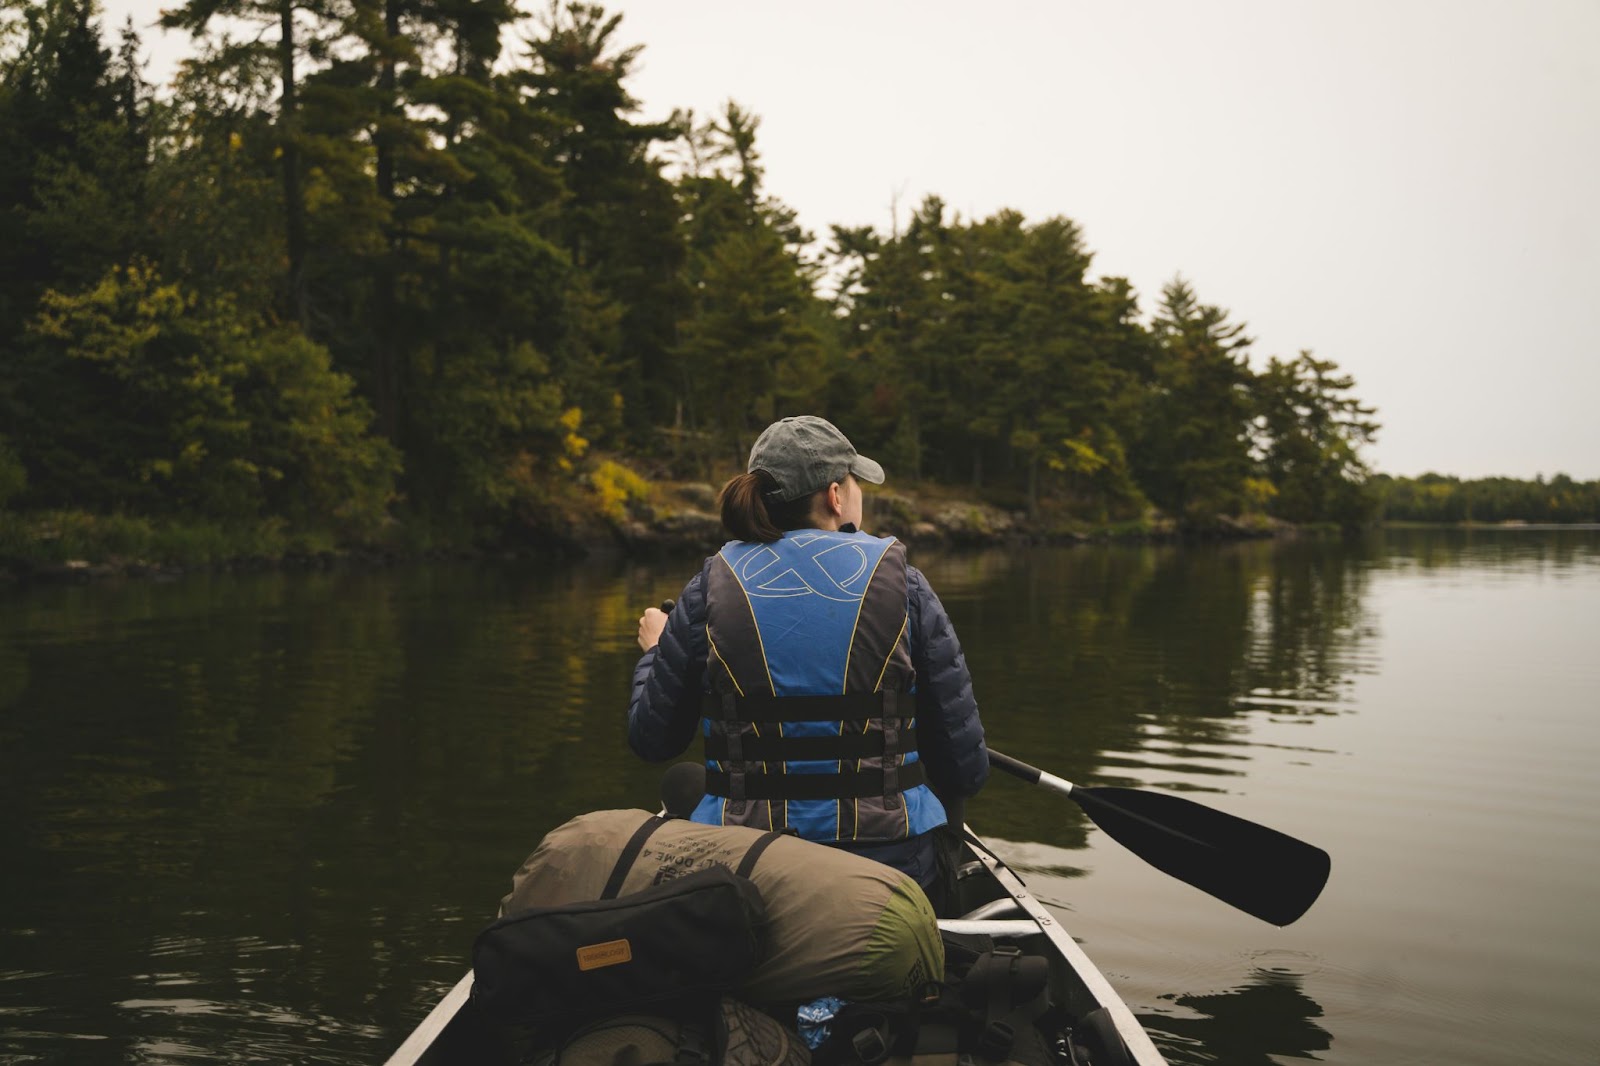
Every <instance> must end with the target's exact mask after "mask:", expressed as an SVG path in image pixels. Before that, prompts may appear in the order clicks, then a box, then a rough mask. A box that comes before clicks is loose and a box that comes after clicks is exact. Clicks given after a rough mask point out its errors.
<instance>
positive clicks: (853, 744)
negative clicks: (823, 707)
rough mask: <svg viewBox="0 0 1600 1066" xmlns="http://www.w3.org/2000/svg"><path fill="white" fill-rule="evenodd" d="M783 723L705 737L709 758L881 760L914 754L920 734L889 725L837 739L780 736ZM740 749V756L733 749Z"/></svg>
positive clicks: (913, 729)
mask: <svg viewBox="0 0 1600 1066" xmlns="http://www.w3.org/2000/svg"><path fill="white" fill-rule="evenodd" d="M782 724H783V723H781V722H757V723H756V725H757V726H758V727H759V728H760V729H761V735H760V736H756V735H754V734H750V733H713V734H711V735H710V736H709V737H706V758H708V759H714V760H716V761H717V762H744V761H746V760H748V761H750V762H767V763H773V762H804V761H815V762H827V761H831V760H840V761H843V760H855V759H881V758H884V757H886V756H887V757H894V756H898V755H900V754H902V753H904V752H909V751H915V750H916V747H917V731H916V729H915V728H914V727H913V728H911V729H900V728H898V727H896V726H894V725H893V724H888V723H886V724H885V726H884V728H883V729H882V730H881V731H880V730H877V729H873V730H870V731H868V732H865V733H844V734H841V735H838V736H823V737H786V736H780V735H779V733H780V729H779V727H780V726H781V725H782ZM735 748H737V749H738V754H737V755H736V754H735V753H734V749H735Z"/></svg>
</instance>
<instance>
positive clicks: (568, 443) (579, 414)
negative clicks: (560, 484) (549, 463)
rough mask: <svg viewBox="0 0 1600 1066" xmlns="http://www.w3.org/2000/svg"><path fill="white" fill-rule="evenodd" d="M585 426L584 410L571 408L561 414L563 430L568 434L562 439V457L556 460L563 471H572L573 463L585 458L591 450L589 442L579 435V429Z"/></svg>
mask: <svg viewBox="0 0 1600 1066" xmlns="http://www.w3.org/2000/svg"><path fill="white" fill-rule="evenodd" d="M582 425H583V408H581V407H569V408H567V409H566V410H565V411H562V412H561V428H562V429H564V430H566V434H565V435H564V436H563V437H562V438H561V457H560V458H559V459H557V460H556V466H558V467H560V468H561V469H562V470H563V471H566V472H568V473H570V472H571V471H572V464H573V461H574V460H576V459H581V458H583V453H584V452H587V451H588V450H589V441H588V439H587V438H585V437H581V436H579V435H578V427H579V426H582Z"/></svg>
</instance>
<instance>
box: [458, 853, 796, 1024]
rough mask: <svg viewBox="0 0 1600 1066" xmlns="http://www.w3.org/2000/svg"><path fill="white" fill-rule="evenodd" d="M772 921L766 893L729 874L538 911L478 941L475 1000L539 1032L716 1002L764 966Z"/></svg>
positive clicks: (502, 923) (515, 917)
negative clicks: (645, 1011) (689, 1003)
mask: <svg viewBox="0 0 1600 1066" xmlns="http://www.w3.org/2000/svg"><path fill="white" fill-rule="evenodd" d="M620 881H621V879H620V878H615V879H614V882H615V883H620ZM766 921H767V919H766V906H765V904H764V903H763V902H762V899H761V892H760V890H759V889H757V888H756V886H755V885H754V884H752V883H751V882H750V881H749V880H747V879H746V878H744V877H740V876H739V875H737V874H735V873H733V872H732V871H730V870H728V869H727V868H726V867H723V866H710V867H707V868H705V869H703V870H698V871H696V872H694V873H692V874H686V875H684V876H682V877H676V878H673V879H672V880H669V881H666V882H663V883H661V884H658V885H654V886H652V887H650V888H647V889H643V890H642V891H639V892H635V893H632V894H631V895H627V896H623V897H621V898H616V899H600V900H596V901H594V902H588V903H570V904H565V905H562V906H555V907H534V908H532V909H529V910H524V911H519V912H517V913H515V914H509V915H506V916H505V917H503V918H501V919H499V920H498V921H496V922H495V923H494V924H493V925H491V926H489V927H488V928H487V929H485V930H484V931H483V932H481V933H479V934H478V937H477V939H476V940H475V941H474V942H473V945H472V973H473V990H472V997H473V1000H474V1001H475V1002H476V1003H477V1004H478V1005H479V1006H480V1007H482V1008H483V1009H484V1010H485V1011H486V1012H488V1013H489V1014H490V1015H491V1016H493V1017H494V1018H496V1019H498V1020H500V1021H505V1022H518V1023H523V1024H527V1025H533V1026H538V1027H547V1026H560V1027H566V1026H569V1025H571V1024H573V1023H575V1022H578V1021H582V1020H585V1019H589V1018H593V1017H596V1016H599V1015H603V1014H616V1013H620V1012H628V1011H637V1010H639V1009H641V1008H651V1007H656V1006H659V1005H662V1004H667V1003H672V1002H677V1001H683V1000H693V999H697V998H698V999H704V998H708V997H709V998H714V997H715V995H716V994H717V993H720V992H722V991H725V990H727V989H729V988H732V987H734V986H735V985H737V984H738V983H739V982H740V981H741V980H743V979H744V978H745V977H747V976H748V975H749V974H750V972H751V971H752V970H754V969H755V967H756V965H757V964H758V963H759V962H760V961H761V957H762V950H763V946H764V945H763V940H764V936H765V931H766Z"/></svg>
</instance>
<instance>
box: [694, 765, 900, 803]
mask: <svg viewBox="0 0 1600 1066" xmlns="http://www.w3.org/2000/svg"><path fill="white" fill-rule="evenodd" d="M736 777H738V778H742V779H743V780H742V782H741V784H742V785H743V789H742V791H743V793H744V798H745V799H747V800H827V799H861V798H864V797H866V796H887V795H888V794H887V793H886V792H885V789H886V788H887V787H888V786H889V783H890V781H891V780H892V781H894V782H895V783H896V785H897V788H896V794H898V792H899V791H902V790H905V789H910V788H915V787H916V786H918V785H920V784H922V783H923V781H924V780H925V779H926V778H925V776H924V773H923V769H922V763H920V762H914V763H910V764H908V765H905V766H900V767H896V768H895V769H894V770H893V771H892V772H891V773H890V774H885V772H884V771H882V770H876V769H865V770H845V771H843V772H841V773H837V774H752V773H726V772H724V771H722V770H707V771H706V794H707V795H711V796H730V795H731V793H732V785H733V780H734V778H736Z"/></svg>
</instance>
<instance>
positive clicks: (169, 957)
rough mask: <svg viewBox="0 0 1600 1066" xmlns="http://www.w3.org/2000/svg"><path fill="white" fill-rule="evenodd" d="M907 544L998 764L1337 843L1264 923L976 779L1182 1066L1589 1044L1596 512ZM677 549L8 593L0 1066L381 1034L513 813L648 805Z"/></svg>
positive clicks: (678, 579)
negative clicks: (1361, 529) (1484, 524)
mask: <svg viewBox="0 0 1600 1066" xmlns="http://www.w3.org/2000/svg"><path fill="white" fill-rule="evenodd" d="M913 560H914V561H915V562H917V563H918V564H919V565H921V566H922V567H923V569H924V570H926V571H927V573H928V574H929V577H930V578H931V580H932V581H933V583H934V585H935V587H936V588H937V589H938V590H939V592H940V594H941V596H942V597H943V599H944V601H945V604H946V605H947V607H948V608H949V611H950V614H951V616H952V618H953V619H954V621H955V624H956V627H957V629H958V631H959V633H960V634H961V637H962V640H963V643H964V644H965V646H966V649H967V655H968V659H969V661H970V663H971V665H972V669H973V674H974V676H975V679H976V685H977V691H978V695H979V699H980V702H981V704H982V707H983V716H984V722H985V725H986V727H987V730H988V733H989V737H990V741H991V743H992V745H993V746H994V747H995V748H998V749H999V750H1002V751H1005V752H1008V753H1010V754H1013V755H1016V756H1019V757H1021V758H1024V759H1027V760H1028V761H1030V762H1033V763H1035V764H1037V765H1039V766H1042V767H1044V768H1046V769H1048V770H1050V771H1052V772H1054V773H1056V774H1058V775H1060V776H1062V777H1066V778H1068V779H1069V780H1073V781H1076V782H1078V783H1082V784H1124V785H1134V786H1139V787H1151V788H1160V789H1173V790H1181V791H1183V792H1185V793H1188V794H1190V795H1191V797H1192V798H1195V799H1198V800H1199V801H1201V802H1203V803H1207V804H1209V805H1211V806H1215V807H1218V808H1221V809H1223V810H1226V811H1229V812H1232V813H1234V814H1238V815H1240V816H1242V817H1245V818H1249V819H1252V820H1256V821H1261V822H1265V823H1267V824H1269V825H1272V826H1275V827H1277V828H1279V829H1282V830H1284V831H1286V832H1289V833H1292V834H1294V835H1296V836H1299V837H1302V838H1304V839H1307V840H1310V841H1312V842H1314V843H1316V844H1319V845H1321V846H1322V847H1324V848H1326V849H1327V850H1328V851H1329V852H1330V853H1331V854H1332V855H1333V876H1332V879H1331V881H1330V882H1329V885H1328V888H1327V890H1326V892H1325V893H1324V895H1323V897H1322V899H1321V900H1320V901H1319V902H1318V904H1317V905H1316V906H1315V907H1314V908H1313V909H1312V910H1311V912H1310V913H1309V914H1308V915H1307V916H1306V917H1305V918H1303V919H1301V920H1300V921H1299V922H1298V923H1296V924H1295V925H1292V926H1290V927H1289V928H1287V929H1276V928H1273V927H1271V926H1268V925H1265V924H1263V923H1261V922H1259V921H1256V920H1255V919H1252V918H1249V917H1247V916H1246V915H1243V914H1241V913H1239V912H1236V911H1233V910H1231V909H1230V908H1228V907H1226V906H1224V905H1222V904H1220V903H1217V902H1216V901H1214V900H1212V899H1210V898H1209V897H1207V896H1204V895H1202V894H1200V893H1199V892H1197V891H1195V890H1194V889H1191V888H1189V887H1188V886H1185V885H1183V884H1181V883H1179V882H1176V881H1173V880H1171V879H1170V878H1167V877H1166V876H1165V875H1163V874H1161V873H1159V872H1157V871H1155V870H1153V869H1151V868H1150V867H1148V866H1146V865H1144V864H1143V863H1142V862H1141V861H1140V860H1138V859H1137V858H1135V857H1133V856H1132V855H1131V854H1129V853H1127V852H1126V851H1123V850H1122V849H1121V848H1120V847H1119V846H1118V845H1117V844H1115V843H1114V842H1112V841H1109V840H1107V839H1106V838H1105V836H1104V835H1103V834H1102V833H1100V832H1099V831H1098V830H1095V829H1094V828H1093V827H1092V826H1091V825H1089V824H1088V823H1086V821H1085V820H1084V819H1083V818H1082V817H1081V816H1080V815H1079V813H1078V811H1077V809H1076V807H1074V806H1073V805H1072V804H1071V803H1069V802H1067V801H1065V800H1062V799H1059V798H1056V797H1053V796H1051V795H1050V794H1048V793H1044V792H1042V791H1040V790H1037V789H1032V788H1029V787H1028V786H1025V785H1023V784H1022V783H1020V782H1018V781H1015V780H1013V779H1010V778H1005V777H1003V776H996V777H994V778H993V779H991V782H990V784H989V786H988V787H987V788H986V789H985V791H984V793H983V795H982V796H980V797H979V798H978V799H977V800H976V801H974V803H973V804H972V805H971V807H970V808H969V810H968V819H969V821H970V822H971V823H972V824H973V826H974V827H975V828H976V829H978V830H979V832H981V833H983V834H984V835H986V836H988V837H989V838H990V839H991V841H992V842H995V843H996V844H997V845H998V848H997V850H999V851H1000V852H1001V854H1002V855H1004V856H1005V857H1007V858H1008V859H1009V860H1010V861H1011V863H1012V864H1013V865H1014V866H1015V867H1017V868H1018V869H1019V870H1020V871H1021V872H1022V873H1023V876H1024V877H1025V878H1026V879H1027V881H1028V883H1029V885H1030V887H1031V888H1032V889H1033V890H1034V892H1035V894H1037V895H1038V896H1040V898H1042V899H1043V900H1045V901H1046V902H1048V903H1049V904H1051V905H1052V906H1053V907H1054V908H1056V910H1057V911H1058V912H1059V913H1060V915H1061V917H1062V919H1063V921H1064V922H1066V923H1067V925H1068V928H1070V929H1072V930H1073V932H1074V933H1075V934H1076V935H1077V936H1078V937H1079V939H1080V940H1081V941H1082V942H1083V943H1084V945H1085V947H1086V949H1087V950H1088V952H1089V954H1090V955H1091V957H1093V958H1094V959H1095V960H1096V961H1097V962H1098V963H1099V964H1100V966H1101V968H1102V969H1103V970H1104V971H1105V972H1106V974H1107V976H1108V977H1109V978H1110V979H1111V982H1112V983H1113V984H1114V985H1115V986H1116V987H1117V988H1118V989H1119V990H1120V991H1121V993H1122V995H1123V996H1124V998H1126V999H1127V1000H1128V1002H1129V1004H1130V1005H1131V1006H1132V1007H1133V1009H1134V1010H1135V1012H1136V1013H1138V1014H1139V1015H1140V1016H1141V1017H1142V1019H1143V1020H1144V1022H1145V1024H1146V1025H1147V1026H1148V1028H1149V1029H1150V1030H1151V1031H1152V1034H1153V1036H1154V1038H1155V1040H1156V1043H1157V1044H1158V1045H1159V1046H1160V1047H1161V1049H1162V1050H1163V1052H1164V1053H1165V1054H1166V1056H1167V1057H1168V1058H1169V1059H1170V1060H1171V1061H1172V1062H1173V1063H1217V1064H1223V1066H1255V1064H1266V1063H1280V1064H1281V1063H1288V1062H1293V1061H1296V1060H1304V1059H1311V1060H1315V1061H1319V1062H1326V1063H1339V1064H1357V1063H1359V1064H1371V1063H1379V1064H1385V1066H1395V1064H1403V1063H1428V1064H1438V1063H1451V1064H1455V1066H1478V1064H1483V1066H1487V1064H1491V1063H1492V1064H1496V1066H1500V1064H1504V1063H1511V1062H1517V1063H1575V1064H1590V1066H1592V1064H1595V1063H1597V1062H1600V1011H1597V1010H1596V1005H1595V997H1596V992H1597V990H1600V772H1597V767H1600V532H1597V531H1593V530H1569V531H1545V530H1516V531H1512V530H1505V531H1502V530H1494V531H1472V532H1460V531H1427V532H1409V531H1390V532H1388V533H1385V534H1382V535H1378V536H1374V537H1373V538H1371V539H1368V540H1365V541H1362V542H1360V543H1343V542H1339V541H1301V542H1285V543H1250V544H1236V545H1223V546H1205V547H1190V548H1184V549H1178V548H1170V547H1111V548H1105V547H1084V548H1073V549H1051V550H1038V551H1032V552H991V553H985V554H979V555H933V554H930V553H927V552H921V551H918V552H913ZM695 566H696V564H695V562H693V561H679V562H676V563H662V564H651V565H637V564H628V565H614V566H605V565H590V566H586V567H583V568H580V569H575V570H566V571H562V572H548V571H544V570H540V569H538V568H536V567H532V566H528V565H525V564H522V565H513V564H498V565H479V564H457V565H437V566H429V567H426V568H417V569H405V570H400V571H396V572H392V573H389V572H384V573H354V572H341V573H332V574H268V575H257V576H246V577H189V578H185V579H182V580H179V581H175V582H165V583H162V582H155V581H127V582H112V583H105V584H95V585H86V586H53V587H21V588H15V587H14V588H5V589H0V811H3V817H0V856H3V858H0V868H3V870H4V873H3V874H0V1062H4V1063H13V1062H15V1063H22V1062H70V1063H122V1062H141V1063H190V1062H195V1061H216V1062H328V1063H335V1062H337V1063H355V1062H373V1063H376V1062H381V1061H382V1060H383V1058H384V1057H385V1056H386V1055H387V1054H388V1052H389V1051H390V1050H392V1049H393V1047H394V1046H395V1045H396V1044H398V1042H399V1041H400V1039H401V1038H403V1036H404V1035H405V1034H406V1033H407V1032H408V1031H409V1030H410V1029H411V1027H412V1026H413V1025H414V1024H415V1023H416V1022H417V1021H418V1020H419V1019H420V1018H421V1017H422V1016H423V1015H424V1014H425V1013H426V1012H427V1010H428V1008H429V1007H430V1006H431V1005H432V1003H433V1002H434V1001H435V1000H436V999H437V998H438V996H439V995H440V994H441V993H442V992H443V991H444V990H445V989H446V988H447V987H448V986H449V985H451V984H452V983H453V982H454V981H455V980H456V978H457V977H459V976H460V974H461V973H462V972H463V971H464V969H465V962H464V960H465V958H466V953H467V951H468V948H469V946H470V943H471V940H472V936H473V934H474V933H475V932H476V931H477V930H478V929H479V928H480V927H481V926H482V925H484V924H485V923H486V922H487V921H488V920H489V919H490V918H491V917H492V916H493V914H494V911H495V908H496V905H497V902H498V899H499V897H500V896H501V894H503V893H504V892H505V891H506V890H507V889H508V888H509V884H510V875H511V873H512V871H513V870H514V869H515V868H516V867H517V865H518V864H519V863H520V862H521V860H522V858H523V857H524V856H525V854H526V853H527V852H529V851H530V850H532V848H533V846H534V845H535V844H536V843H537V842H538V840H539V838H540V836H541V835H542V834H543V833H544V832H545V831H546V830H548V829H549V828H551V827H553V826H554V825H557V824H559V823H560V822H562V821H564V820H566V819H567V818H569V817H571V816H572V815H575V814H578V813H580V812H582V811H586V810H591V809H596V808H604V807H624V806H632V807H650V808H653V807H654V805H655V793H656V785H657V782H658V780H659V768H656V767H651V766H648V765H645V764H642V763H639V762H638V761H636V760H634V759H633V758H632V757H631V756H630V755H629V753H628V752H627V750H626V746H625V742H624V738H623V718H624V710H625V705H626V700H627V693H628V680H629V673H630V669H631V666H632V664H633V661H634V659H635V657H636V652H637V649H636V647H635V646H634V644H633V631H634V619H635V618H636V617H637V615H638V613H639V610H640V608H641V607H643V606H645V605H649V604H653V603H655V602H657V601H659V600H661V599H662V598H664V597H666V596H671V595H676V594H677V591H678V589H679V588H680V587H681V586H682V583H683V581H684V580H685V579H686V578H687V577H688V576H689V574H690V573H692V572H693V570H694V568H695Z"/></svg>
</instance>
